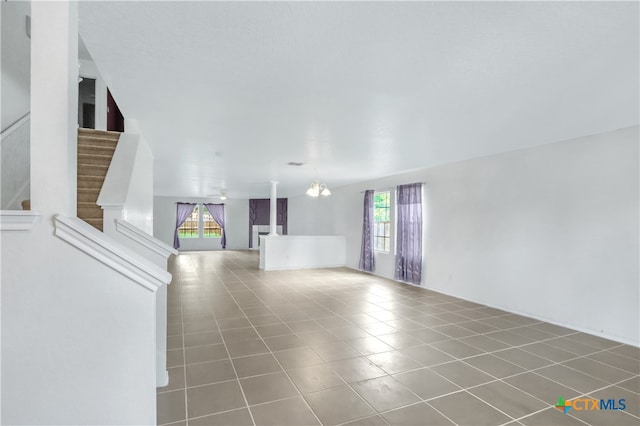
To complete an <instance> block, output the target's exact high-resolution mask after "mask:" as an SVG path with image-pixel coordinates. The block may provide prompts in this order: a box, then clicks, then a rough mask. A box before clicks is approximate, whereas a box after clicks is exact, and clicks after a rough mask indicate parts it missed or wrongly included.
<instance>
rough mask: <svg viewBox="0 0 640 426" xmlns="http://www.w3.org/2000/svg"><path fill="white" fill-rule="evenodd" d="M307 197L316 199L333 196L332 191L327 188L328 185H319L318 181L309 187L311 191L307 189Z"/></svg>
mask: <svg viewBox="0 0 640 426" xmlns="http://www.w3.org/2000/svg"><path fill="white" fill-rule="evenodd" d="M307 195H308V196H309V197H314V198H316V197H319V196H320V195H322V196H323V197H328V196H329V195H331V191H329V188H327V185H325V184H324V183H318V181H315V182H313V183H312V184H311V186H309V189H307Z"/></svg>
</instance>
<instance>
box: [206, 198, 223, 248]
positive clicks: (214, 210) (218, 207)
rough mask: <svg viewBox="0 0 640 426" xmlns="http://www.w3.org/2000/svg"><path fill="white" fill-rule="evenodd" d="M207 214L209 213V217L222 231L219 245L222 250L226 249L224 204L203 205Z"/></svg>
mask: <svg viewBox="0 0 640 426" xmlns="http://www.w3.org/2000/svg"><path fill="white" fill-rule="evenodd" d="M204 206H205V207H206V208H207V210H209V213H211V217H212V218H213V220H215V221H216V223H217V224H218V225H220V229H222V239H221V240H220V244H221V245H222V248H223V249H226V248H227V233H226V231H225V230H224V204H206V203H205V205H204Z"/></svg>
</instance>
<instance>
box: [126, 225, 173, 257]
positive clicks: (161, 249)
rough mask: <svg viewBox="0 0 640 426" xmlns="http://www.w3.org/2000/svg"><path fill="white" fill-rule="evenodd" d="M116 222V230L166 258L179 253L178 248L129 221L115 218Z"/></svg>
mask: <svg viewBox="0 0 640 426" xmlns="http://www.w3.org/2000/svg"><path fill="white" fill-rule="evenodd" d="M115 223H116V231H118V232H119V233H121V234H122V235H125V236H127V237H129V238H131V239H132V240H133V241H135V242H137V243H138V244H140V245H141V246H143V247H145V248H146V249H148V250H150V251H152V252H154V253H157V254H159V255H160V256H162V257H164V258H168V257H169V256H171V255H172V254H173V255H178V250H176V249H174V248H173V247H171V246H169V245H167V244H165V243H163V242H162V241H160V240H159V239H157V238H156V237H154V236H152V235H149V234H147V233H146V232H144V231H143V230H142V229H140V228H138V227H137V226H134V225H132V224H130V223H129V222H127V221H125V220H122V219H115Z"/></svg>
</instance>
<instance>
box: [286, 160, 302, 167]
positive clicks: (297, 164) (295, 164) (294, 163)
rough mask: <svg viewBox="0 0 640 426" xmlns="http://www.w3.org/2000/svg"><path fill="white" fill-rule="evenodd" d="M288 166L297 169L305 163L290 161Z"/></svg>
mask: <svg viewBox="0 0 640 426" xmlns="http://www.w3.org/2000/svg"><path fill="white" fill-rule="evenodd" d="M287 164H288V165H289V166H296V167H297V166H302V165H303V164H304V163H299V162H297V161H289V162H288V163H287Z"/></svg>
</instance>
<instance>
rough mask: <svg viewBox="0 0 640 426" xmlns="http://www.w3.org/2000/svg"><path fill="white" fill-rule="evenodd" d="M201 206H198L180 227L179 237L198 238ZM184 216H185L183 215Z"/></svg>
mask: <svg viewBox="0 0 640 426" xmlns="http://www.w3.org/2000/svg"><path fill="white" fill-rule="evenodd" d="M199 211H200V206H196V207H195V208H194V209H193V211H192V212H191V215H190V216H189V217H188V218H187V220H185V221H184V223H183V224H182V225H180V228H178V237H180V238H198V237H199V232H198V228H199V227H198V225H199V222H200V214H199ZM183 217H184V216H183Z"/></svg>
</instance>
